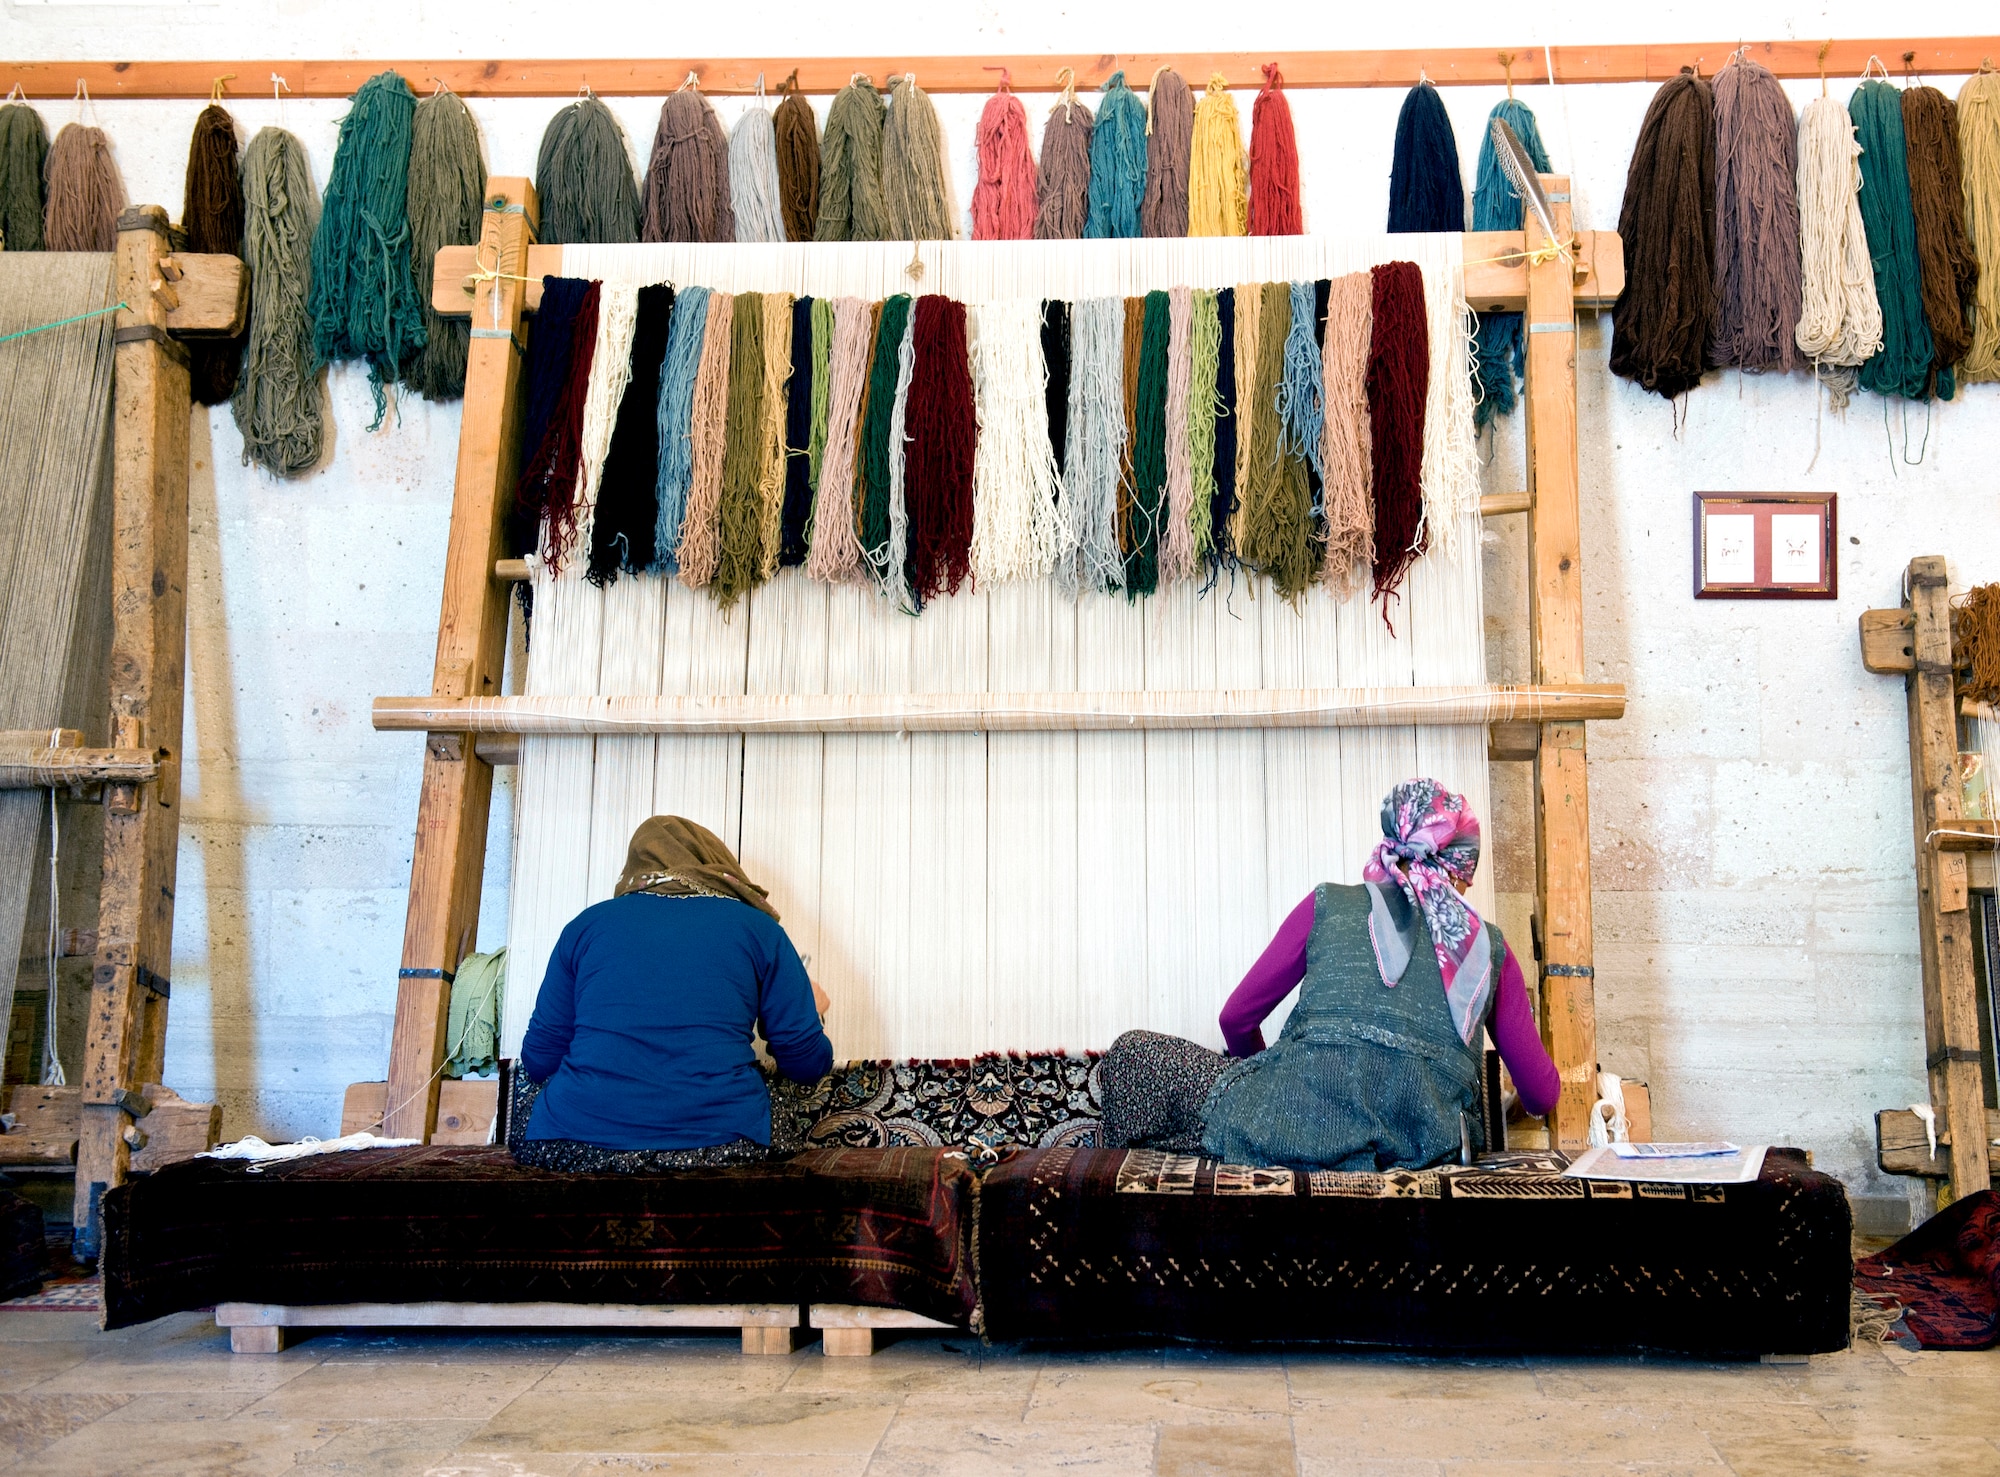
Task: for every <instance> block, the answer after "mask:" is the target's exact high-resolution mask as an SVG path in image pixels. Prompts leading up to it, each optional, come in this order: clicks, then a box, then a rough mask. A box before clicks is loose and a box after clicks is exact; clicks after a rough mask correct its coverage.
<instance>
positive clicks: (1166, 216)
mask: <svg viewBox="0 0 2000 1477" xmlns="http://www.w3.org/2000/svg"><path fill="white" fill-rule="evenodd" d="M1193 146H1194V94H1193V93H1192V92H1190V91H1189V90H1188V85H1187V80H1186V79H1185V78H1183V77H1182V76H1181V74H1180V73H1179V72H1176V71H1175V70H1174V69H1173V68H1172V67H1162V68H1160V70H1159V71H1158V72H1156V73H1154V74H1153V85H1152V86H1151V87H1149V88H1147V89H1146V193H1145V196H1144V197H1143V198H1142V199H1141V201H1140V203H1139V229H1140V231H1141V232H1142V233H1143V234H1145V235H1147V236H1154V237H1180V236H1185V235H1187V233H1188V165H1189V156H1190V153H1191V151H1192V149H1193Z"/></svg>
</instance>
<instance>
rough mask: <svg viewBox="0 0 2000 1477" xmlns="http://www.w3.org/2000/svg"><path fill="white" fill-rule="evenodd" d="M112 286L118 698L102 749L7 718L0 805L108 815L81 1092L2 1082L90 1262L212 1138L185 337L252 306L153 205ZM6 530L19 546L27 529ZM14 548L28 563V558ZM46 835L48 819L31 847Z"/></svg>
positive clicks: (106, 719) (17, 261)
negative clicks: (205, 1040)
mask: <svg viewBox="0 0 2000 1477" xmlns="http://www.w3.org/2000/svg"><path fill="white" fill-rule="evenodd" d="M89 260H91V259H90V258H83V257H60V256H58V257H44V256H39V255H28V254H12V253H10V254H9V256H8V266H9V268H10V270H12V271H14V272H16V273H19V274H22V276H23V277H24V278H26V277H28V276H29V275H30V274H36V273H39V272H42V271H49V272H54V271H57V270H58V269H59V266H60V264H68V265H69V266H72V267H73V266H75V264H77V263H79V262H87V261H89ZM96 260H98V261H105V259H104V258H97V259H96ZM44 263H47V264H48V265H47V266H46V267H44V266H43V265H42V264H44ZM104 275H105V278H106V280H107V281H108V284H109V285H108V298H107V299H106V305H105V307H103V308H102V309H97V310H94V316H95V315H101V316H103V317H109V318H111V321H112V328H111V334H110V337H111V340H112V342H113V344H114V345H115V347H114V348H113V349H112V351H111V358H112V364H113V368H112V374H111V384H110V396H111V403H110V422H111V431H110V435H109V438H108V452H109V455H110V458H111V474H110V477H109V479H108V480H109V482H110V512H109V517H108V524H109V528H108V545H109V555H108V560H109V595H110V607H109V610H110V627H111V629H110V633H109V650H108V671H109V674H110V677H109V690H108V693H106V694H103V695H99V696H90V695H86V696H85V701H84V702H83V704H82V706H81V707H76V708H74V709H73V712H74V713H75V721H78V722H82V723H85V724H87V725H88V727H90V728H92V729H97V728H100V727H104V726H107V725H108V737H109V739H110V745H109V746H108V747H94V748H93V747H85V746H84V740H85V732H84V731H83V730H82V729H80V728H76V727H65V726H62V724H61V723H60V722H57V721H53V720H55V719H56V717H57V716H58V715H56V714H54V713H46V714H44V713H36V714H27V713H20V714H18V715H16V716H15V721H17V722H21V723H23V724H24V725H25V724H26V723H29V722H33V723H36V724H38V725H40V726H36V727H32V728H30V727H26V726H23V727H20V728H14V729H11V730H9V731H6V732H0V791H5V792H12V793H7V794H4V795H0V802H4V803H6V804H8V805H11V806H15V807H17V808H18V807H20V806H21V805H23V804H26V805H29V806H35V805H38V804H39V796H37V795H35V794H34V793H33V792H37V791H47V792H50V794H51V796H52V797H53V795H54V793H55V792H56V791H60V790H66V791H68V792H69V794H70V795H71V796H72V797H82V796H88V797H93V798H101V800H102V802H103V818H104V833H103V852H102V856H103V868H102V870H103V880H102V883H101V886H100V889H99V897H98V902H97V926H96V929H95V930H94V933H93V932H92V931H90V930H81V929H78V930H70V931H69V932H70V934H71V935H73V938H71V939H70V940H69V941H68V942H67V945H66V946H64V947H59V949H58V952H63V953H68V952H74V953H78V954H85V955H94V957H95V967H94V970H93V972H92V977H91V987H90V1011H89V1024H88V1030H87V1035H86V1039H85V1043H84V1056H83V1070H82V1074H81V1080H80V1081H79V1082H77V1083H75V1084H73V1085H61V1086H36V1085H27V1084H16V1085H14V1086H11V1087H9V1088H8V1089H7V1090H6V1100H7V1108H8V1111H9V1112H10V1113H11V1114H12V1115H13V1117H14V1127H13V1129H12V1130H11V1131H9V1132H7V1133H4V1134H0V1167H15V1168H21V1167H29V1166H36V1167H40V1168H44V1169H56V1170H63V1169H66V1168H67V1167H68V1166H70V1165H71V1164H74V1166H75V1174H76V1198H75V1212H74V1225H75V1228H76V1229H75V1251H76V1254H77V1256H78V1257H79V1258H89V1257H94V1256H95V1255H96V1254H97V1250H98V1246H99V1235H100V1231H101V1227H100V1222H99V1217H98V1205H99V1202H100V1201H101V1200H102V1198H103V1196H104V1193H105V1192H106V1191H107V1190H108V1189H110V1188H111V1187H113V1186H115V1185H118V1184H121V1183H123V1182H124V1180H125V1179H126V1177H127V1176H128V1175H129V1174H130V1173H131V1172H133V1171H134V1170H138V1171H142V1172H143V1171H145V1170H148V1169H151V1168H155V1167H158V1166H159V1165H162V1164H165V1163H168V1162H171V1161H172V1160H175V1159H180V1158H185V1157H187V1156H188V1155H190V1154H194V1153H198V1152H200V1151H201V1150H203V1149H207V1148H211V1147H213V1146H214V1144H215V1142H216V1138H217V1134H218V1132H219V1128H220V1117H221V1112H220V1109H219V1108H218V1107H216V1106H215V1105H213V1104H209V1103H189V1102H186V1101H183V1100H182V1099H181V1098H180V1097H179V1096H178V1095H176V1094H175V1093H173V1092H171V1091H170V1090H168V1089H167V1088H165V1087H163V1086H162V1085H161V1083H160V1078H161V1075H162V1071H163V1066H164V1058H165V1049H166V1027H167V1001H168V995H169V993H170V985H169V978H170V965H171V954H172V948H173V925H174V871H175V853H176V849H177V847H178V844H179V839H180V821H179V815H180V812H179V804H180V794H179V789H180V771H181V731H182V721H181V719H182V708H183V700H184V695H185V694H184V686H185V684H184V672H183V666H184V661H185V652H186V644H187V607H186V584H187V547H188V522H187V519H188V513H187V507H188V466H189V463H188V456H189V451H188V429H189V409H190V399H189V391H188V362H187V350H186V349H185V348H184V347H183V345H182V343H181V339H182V338H183V337H184V336H185V337H196V338H199V337H228V336H230V335H232V334H235V333H237V332H240V331H241V329H242V326H243V322H244V316H245V312H246V310H247V305H248V301H249V280H248V274H247V272H246V271H245V269H244V266H243V263H242V262H241V261H240V260H239V259H237V258H236V257H233V256H220V255H204V254H196V253H188V252H177V251H175V250H173V247H172V244H171V241H170V239H169V234H168V222H167V215H166V212H165V211H164V210H162V209H161V208H160V207H158V206H153V205H147V206H137V207H134V208H132V209H129V210H127V211H125V212H124V214H123V215H121V216H120V217H119V219H118V244H117V248H116V251H115V253H114V254H113V256H112V257H111V258H110V259H109V260H108V261H106V264H105V267H104ZM114 304H115V309H116V311H115V316H114V315H113V313H112V311H111V309H112V305H114ZM21 326H22V327H36V326H38V325H21ZM87 327H88V328H89V329H92V330H95V329H96V328H97V327H98V325H97V324H96V323H95V322H94V321H93V322H92V323H91V324H89V325H87ZM64 331H68V330H64ZM51 337H53V335H51ZM24 342H28V343H32V342H33V339H31V338H22V339H17V340H16V341H15V343H14V344H13V345H10V346H8V347H7V348H4V349H0V353H6V352H14V351H16V350H18V348H19V346H20V344H21V343H24ZM87 352H94V351H87ZM43 430H44V427H43V426H41V425H36V426H31V427H17V428H15V430H14V435H15V436H16V437H17V438H22V439H25V440H28V441H32V440H34V439H35V438H37V437H38V436H39V435H40V433H41V432H42V431H43ZM16 444H17V445H18V444H20V443H19V440H17V443H16ZM87 451H88V448H83V449H80V450H79V453H78V454H84V453H87ZM14 490H18V489H14ZM98 526H99V529H100V531H103V525H102V524H99V525H98ZM10 532H18V533H20V535H21V536H22V537H23V538H24V539H25V537H26V536H27V533H26V531H25V530H10ZM21 552H22V553H23V554H27V555H30V556H32V554H33V550H32V549H28V548H26V547H25V545H24V546H23V549H22V550H21ZM18 572H19V569H18V566H17V571H16V573H17V574H18ZM106 659H107V658H106V655H105V654H100V655H99V656H98V658H97V660H106ZM23 675H24V674H23V673H16V674H15V676H16V678H17V679H18V678H20V677H22V676H23ZM57 685H58V686H60V683H58V684H57ZM107 698H108V701H107ZM12 708H13V704H12V702H11V701H10V703H9V709H10V712H11V711H12ZM65 716H66V715H65ZM21 792H28V793H25V794H24V793H21ZM51 803H53V801H52V802H51ZM39 824H40V815H39V811H37V812H36V813H35V814H34V815H33V816H32V818H31V820H30V825H31V829H30V830H29V831H28V832H27V835H28V836H29V837H30V838H32V836H33V829H32V827H34V826H39ZM36 850H37V848H36V845H35V844H34V842H33V841H32V839H30V840H29V841H28V843H27V846H26V851H27V854H28V855H29V856H30V857H31V858H32V856H33V855H34V853H35V852H36ZM10 864H11V863H10ZM9 983H10V985H11V981H10V982H9Z"/></svg>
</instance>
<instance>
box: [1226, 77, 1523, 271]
mask: <svg viewBox="0 0 2000 1477" xmlns="http://www.w3.org/2000/svg"><path fill="white" fill-rule="evenodd" d="M1542 167H1543V168H1547V166H1546V165H1543V166H1542ZM1305 229H1306V226H1305V216H1304V214H1303V212H1302V211H1301V209H1300V204H1299V140H1298V131H1297V130H1296V129H1295V128H1294V127H1293V126H1292V105H1291V102H1290V101H1289V100H1288V99H1287V98H1286V97H1285V75H1284V73H1282V72H1280V71H1279V70H1278V64H1277V63H1276V62H1266V63H1264V87H1263V90H1262V91H1261V92H1259V93H1258V94H1257V101H1256V104H1255V105H1254V106H1253V107H1252V108H1251V109H1250V234H1251V235H1253V236H1302V235H1304V234H1305ZM1516 229H1518V226H1517V227H1516Z"/></svg>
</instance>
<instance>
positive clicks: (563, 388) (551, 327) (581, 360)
mask: <svg viewBox="0 0 2000 1477" xmlns="http://www.w3.org/2000/svg"><path fill="white" fill-rule="evenodd" d="M581 286H582V288H583V291H582V293H581V295H580V296H579V297H578V298H577V300H576V306H575V308H574V309H572V310H571V311H572V316H571V317H570V319H569V320H568V322H567V323H561V322H558V323H547V322H543V323H538V324H537V325H536V333H537V336H539V335H540V334H542V333H547V332H551V331H563V332H567V334H568V337H569V352H568V354H567V356H566V357H565V358H564V359H563V361H562V364H561V370H562V377H561V379H560V381H559V382H557V383H556V384H554V385H548V384H531V386H530V390H529V394H530V399H529V402H528V416H527V425H528V429H531V430H532V429H535V428H536V426H537V423H539V429H540V434H539V435H538V436H537V437H536V438H535V439H534V440H532V441H530V440H528V439H526V438H525V437H524V438H523V441H522V444H523V445H524V446H532V447H533V448H534V449H533V451H532V452H530V453H529V454H528V456H527V458H526V460H525V461H524V463H523V466H522V470H521V480H520V484H519V486H518V487H517V489H516V491H515V494H514V505H515V508H516V509H517V511H518V512H519V513H520V515H521V519H522V522H523V524H524V526H525V530H526V533H527V538H528V549H527V552H540V553H541V554H542V556H543V557H544V558H547V559H549V560H550V562H552V563H553V564H555V565H557V566H558V567H560V566H561V564H562V556H563V554H564V553H565V552H566V551H567V549H568V547H569V544H570V541H571V538H572V537H573V535H574V534H575V532H576V516H577V508H576V481H577V474H578V473H579V471H580V470H581V463H582V457H583V407H584V402H585V400H586V398H587V397H588V394H589V390H590V366H591V363H592V362H593V360H594V358H595V355H596V352H597V311H598V303H599V301H600V299H601V296H602V291H603V285H602V284H601V283H597V282H587V283H583V284H581ZM542 303H543V307H544V310H545V311H546V308H547V304H548V289H547V286H546V285H544V288H543V293H542ZM541 393H547V394H548V400H547V401H546V404H545V406H544V405H538V404H537V403H536V399H535V397H536V396H537V395H538V394H541ZM537 412H539V414H538V413H537ZM537 534H539V541H538V539H537Z"/></svg>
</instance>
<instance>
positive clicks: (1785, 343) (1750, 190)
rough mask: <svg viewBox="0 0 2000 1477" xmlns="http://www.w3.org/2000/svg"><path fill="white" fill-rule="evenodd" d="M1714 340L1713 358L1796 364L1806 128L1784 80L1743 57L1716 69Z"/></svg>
mask: <svg viewBox="0 0 2000 1477" xmlns="http://www.w3.org/2000/svg"><path fill="white" fill-rule="evenodd" d="M1714 97H1715V297H1716V320H1715V338H1714V342H1713V344H1712V345H1711V346H1710V352H1709V362H1710V363H1711V364H1715V365H1718V366H1721V367H1724V368H1734V369H1748V370H1766V369H1774V370H1780V371H1784V370H1789V369H1791V367H1792V364H1793V361H1794V359H1795V358H1796V355H1797V343H1796V338H1797V333H1798V322H1799V301H1800V295H1801V286H1800V281H1799V202H1798V193H1797V191H1798V184H1797V175H1798V129H1797V125H1796V124H1795V123H1794V122H1793V120H1792V104H1791V101H1790V99H1788V98H1787V97H1786V96H1785V89H1784V86H1783V84H1781V83H1780V82H1779V81H1778V79H1777V77H1776V76H1775V75H1774V74H1773V73H1772V72H1771V71H1770V70H1769V69H1768V68H1766V67H1761V66H1759V65H1758V64H1757V63H1755V62H1753V61H1751V60H1749V59H1748V58H1747V57H1744V56H1741V55H1739V56H1738V57H1737V58H1736V59H1735V60H1734V61H1732V62H1731V63H1730V64H1729V65H1728V66H1726V67H1724V68H1723V69H1722V70H1721V71H1720V72H1718V73H1717V74H1716V78H1715V83H1714Z"/></svg>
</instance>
